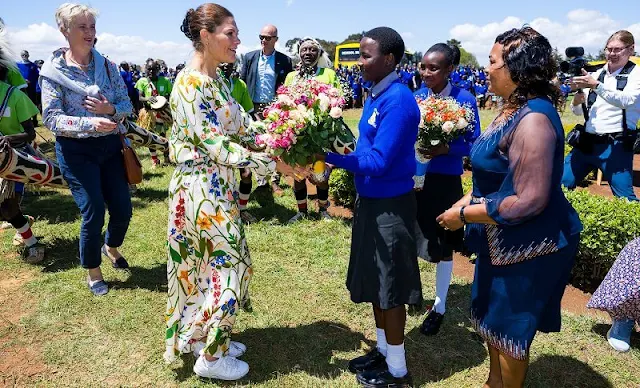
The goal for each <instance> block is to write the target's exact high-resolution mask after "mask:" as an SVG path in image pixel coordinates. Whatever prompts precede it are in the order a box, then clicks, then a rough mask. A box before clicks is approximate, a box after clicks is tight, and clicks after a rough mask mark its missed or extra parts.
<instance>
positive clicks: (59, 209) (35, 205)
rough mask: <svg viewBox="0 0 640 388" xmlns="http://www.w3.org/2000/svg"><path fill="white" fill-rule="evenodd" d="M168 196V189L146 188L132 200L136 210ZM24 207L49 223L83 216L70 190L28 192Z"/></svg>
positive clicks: (73, 220)
mask: <svg viewBox="0 0 640 388" xmlns="http://www.w3.org/2000/svg"><path fill="white" fill-rule="evenodd" d="M166 198H167V192H166V191H162V190H154V189H149V188H144V189H140V190H138V192H137V193H136V195H135V196H134V197H133V198H132V200H131V201H132V204H133V208H134V211H135V209H143V208H145V207H147V206H149V203H151V202H162V201H164V200H165V199H166ZM22 209H23V210H24V212H25V214H29V215H32V216H34V217H35V218H36V219H37V220H46V221H47V222H48V223H49V224H60V223H69V222H75V221H77V220H79V219H80V218H81V217H80V210H79V209H78V206H77V205H76V203H75V201H74V200H73V197H72V196H71V193H70V192H67V193H61V192H58V191H52V190H41V191H37V192H27V195H25V197H24V200H23V201H22Z"/></svg>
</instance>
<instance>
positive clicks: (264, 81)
mask: <svg viewBox="0 0 640 388" xmlns="http://www.w3.org/2000/svg"><path fill="white" fill-rule="evenodd" d="M275 96H276V52H275V51H274V52H273V54H271V55H264V54H262V53H260V59H259V60H258V79H257V80H256V101H254V102H261V103H268V102H271V101H273V99H274V98H275Z"/></svg>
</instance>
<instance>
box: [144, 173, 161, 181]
mask: <svg viewBox="0 0 640 388" xmlns="http://www.w3.org/2000/svg"><path fill="white" fill-rule="evenodd" d="M164 175H165V174H163V173H161V172H149V171H147V172H145V173H143V174H142V179H144V180H149V179H153V178H158V177H162V176H164Z"/></svg>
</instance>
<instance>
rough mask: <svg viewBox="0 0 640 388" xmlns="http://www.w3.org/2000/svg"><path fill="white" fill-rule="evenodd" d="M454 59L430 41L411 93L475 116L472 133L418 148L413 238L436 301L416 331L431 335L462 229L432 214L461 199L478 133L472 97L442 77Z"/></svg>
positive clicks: (440, 311)
mask: <svg viewBox="0 0 640 388" xmlns="http://www.w3.org/2000/svg"><path fill="white" fill-rule="evenodd" d="M454 63H455V52H454V51H453V49H452V48H451V47H450V46H449V45H447V44H445V43H438V44H435V45H433V46H432V47H431V48H430V49H429V50H428V51H427V53H426V54H425V56H424V58H422V62H421V63H420V74H421V75H422V80H423V81H424V83H425V84H426V86H425V87H424V88H422V89H420V90H418V91H416V92H415V95H416V97H420V98H426V97H427V96H429V95H431V94H434V93H435V94H436V95H439V96H442V97H452V98H455V99H456V101H458V102H459V103H460V104H462V105H467V106H468V107H470V108H471V109H473V112H474V116H475V127H474V129H473V131H470V132H467V133H465V134H464V135H463V136H460V137H459V138H457V139H456V140H454V141H452V142H451V143H449V144H440V145H438V146H436V147H433V148H429V149H426V150H422V151H420V152H421V153H422V154H423V156H424V157H425V158H430V159H431V160H430V161H429V162H428V163H427V165H426V166H422V167H424V168H423V170H424V169H426V174H425V175H424V178H423V179H424V183H423V182H420V184H421V185H420V186H419V187H418V189H417V191H416V200H417V204H418V224H419V225H420V230H421V232H422V234H423V236H418V254H419V256H420V257H422V258H424V259H426V260H428V261H430V262H432V263H437V267H436V299H435V302H434V304H433V308H432V309H431V310H430V311H429V313H428V314H427V316H426V318H425V320H424V322H423V324H422V326H421V327H420V331H421V332H422V333H423V334H425V335H434V334H437V333H438V330H440V325H441V324H442V320H443V319H444V314H445V306H446V302H447V294H448V292H449V283H450V282H451V274H452V272H453V251H458V252H460V251H462V249H463V240H464V232H463V230H457V231H455V232H454V231H447V230H444V229H442V228H441V227H440V226H439V225H438V223H437V222H436V217H438V216H439V215H440V214H442V213H443V212H444V211H445V210H447V209H449V208H450V207H451V205H453V204H454V203H456V202H457V201H458V200H459V199H460V198H462V196H463V192H462V180H461V178H460V176H461V175H462V172H463V171H462V158H463V157H465V156H469V151H470V150H471V146H472V145H473V142H474V141H475V140H476V139H477V138H478V136H480V116H479V115H478V106H477V104H476V99H475V97H473V96H472V95H471V93H469V92H468V91H466V90H462V89H460V88H458V87H457V86H453V85H452V84H451V82H449V81H448V80H449V76H450V74H451V72H452V71H453V68H454ZM417 163H418V167H421V163H420V162H417ZM418 169H419V168H418ZM422 184H423V185H424V190H423V189H422V187H423V186H422ZM422 237H424V238H422Z"/></svg>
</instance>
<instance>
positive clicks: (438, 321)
mask: <svg viewBox="0 0 640 388" xmlns="http://www.w3.org/2000/svg"><path fill="white" fill-rule="evenodd" d="M443 319H444V314H440V313H437V312H436V311H435V310H434V309H431V310H430V311H429V313H428V314H427V317H426V318H425V319H424V322H422V325H420V333H422V334H424V335H436V334H438V331H440V326H442V320H443Z"/></svg>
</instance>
